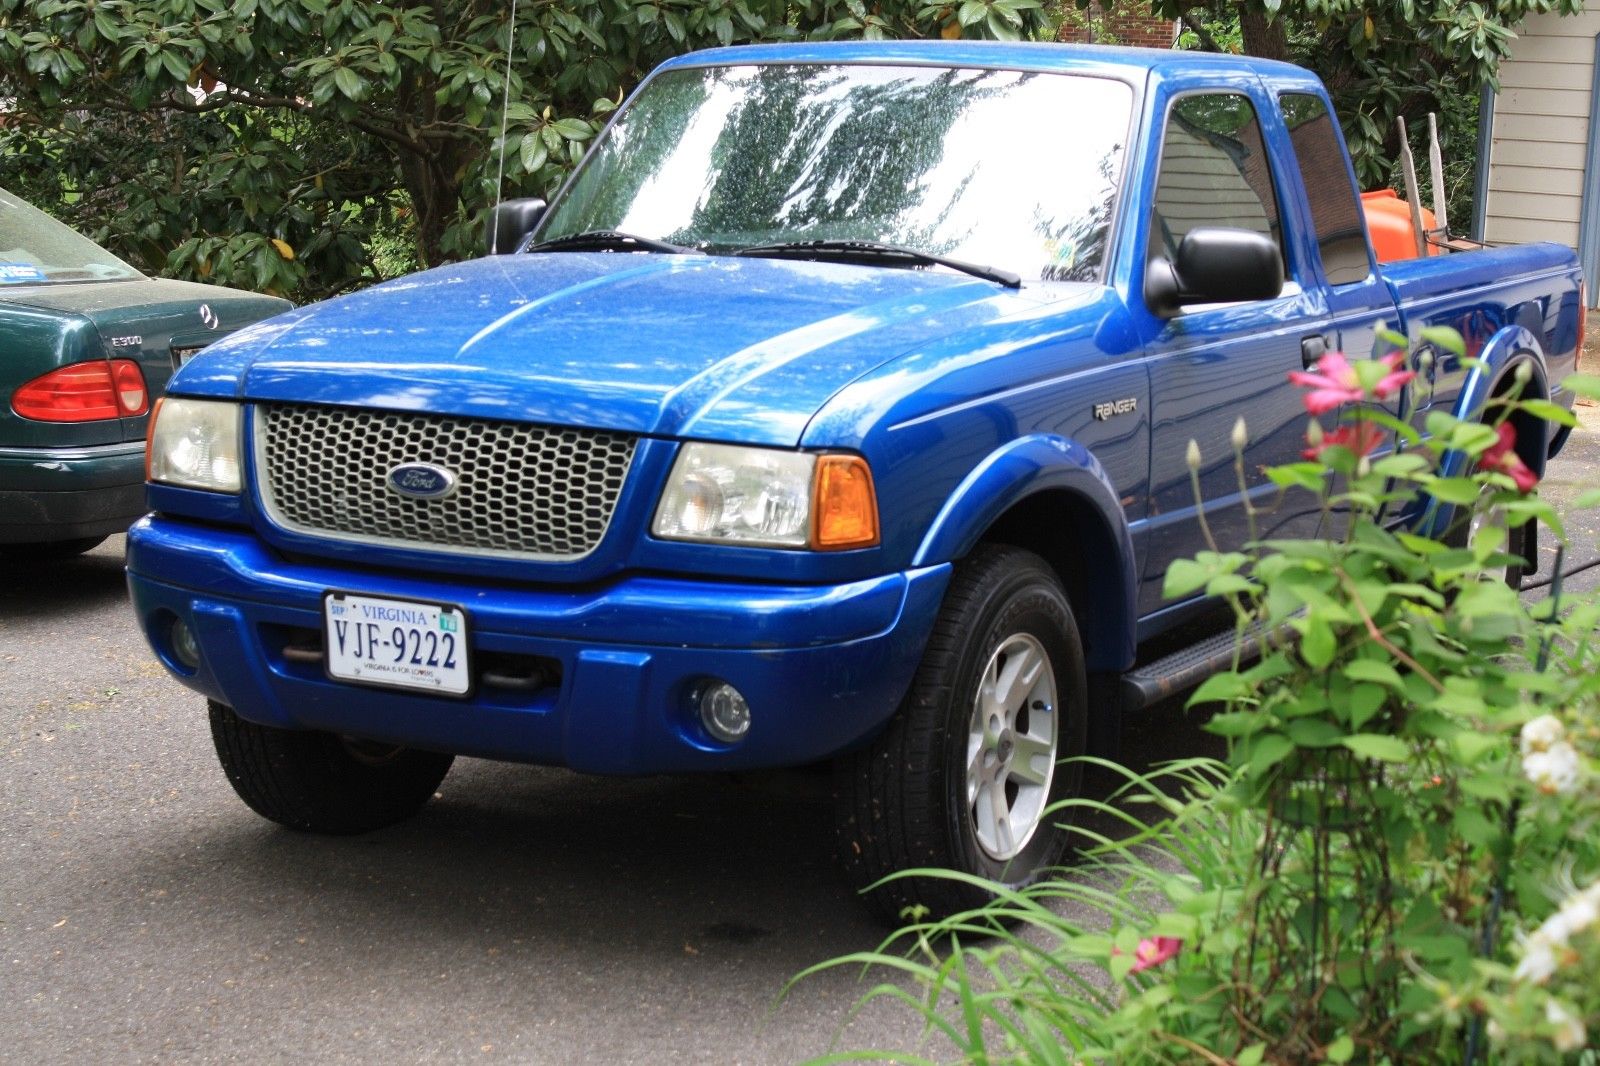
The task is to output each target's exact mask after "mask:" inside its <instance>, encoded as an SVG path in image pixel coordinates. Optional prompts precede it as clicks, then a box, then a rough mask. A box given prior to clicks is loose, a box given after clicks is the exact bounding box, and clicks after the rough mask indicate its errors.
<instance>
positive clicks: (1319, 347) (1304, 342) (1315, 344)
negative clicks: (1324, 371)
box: [1300, 333, 1328, 370]
mask: <svg viewBox="0 0 1600 1066" xmlns="http://www.w3.org/2000/svg"><path fill="white" fill-rule="evenodd" d="M1327 354H1328V338H1327V337H1324V336H1323V335H1322V334H1320V333H1318V334H1314V335H1312V336H1310V337H1302V338H1301V339H1300V365H1301V366H1302V367H1304V368H1305V369H1306V370H1310V369H1311V368H1312V367H1313V366H1315V365H1316V362H1317V360H1318V359H1321V358H1322V357H1323V356H1324V355H1327Z"/></svg>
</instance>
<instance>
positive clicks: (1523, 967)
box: [1512, 935, 1556, 985]
mask: <svg viewBox="0 0 1600 1066" xmlns="http://www.w3.org/2000/svg"><path fill="white" fill-rule="evenodd" d="M1555 972H1556V949H1555V945H1553V944H1551V943H1550V941H1548V940H1546V939H1544V938H1543V937H1540V936H1537V935H1536V936H1533V937H1530V938H1529V940H1528V942H1527V944H1525V945H1524V946H1523V952H1522V958H1521V960H1520V961H1518V963H1517V969H1516V972H1515V973H1513V974H1512V976H1513V977H1515V978H1516V979H1517V980H1518V981H1532V982H1533V983H1534V984H1536V985H1542V984H1544V983H1545V982H1546V981H1548V980H1550V975H1551V974H1553V973H1555Z"/></svg>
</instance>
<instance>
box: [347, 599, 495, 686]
mask: <svg viewBox="0 0 1600 1066" xmlns="http://www.w3.org/2000/svg"><path fill="white" fill-rule="evenodd" d="M322 620H323V644H324V646H325V647H326V648H327V652H328V676H329V677H333V678H336V679H338V680H341V681H355V682H358V683H360V684H365V685H387V686H390V687H393V688H407V689H421V690H423V691H426V692H438V693H443V694H445V695H450V696H465V695H466V694H467V693H468V692H470V691H471V690H472V672H471V670H470V669H469V668H468V664H467V616H466V613H465V612H463V611H462V610H461V608H459V607H452V606H450V605H449V604H444V603H422V602H418V601H416V600H391V599H386V598H382V597H378V596H356V595H352V594H350V593H345V592H330V593H328V594H327V595H325V596H324V597H323V600H322Z"/></svg>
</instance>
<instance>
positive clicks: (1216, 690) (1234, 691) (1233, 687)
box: [1189, 671, 1250, 707]
mask: <svg viewBox="0 0 1600 1066" xmlns="http://www.w3.org/2000/svg"><path fill="white" fill-rule="evenodd" d="M1248 695H1250V683H1249V682H1248V681H1246V680H1245V679H1244V678H1243V677H1240V676H1239V675H1238V674H1235V673H1233V672H1232V671H1229V672H1228V673H1222V674H1213V675H1211V676H1210V677H1208V678H1206V679H1205V680H1204V681H1202V682H1201V683H1200V687H1199V688H1197V689H1195V690H1194V695H1192V696H1190V697H1189V706H1190V707H1198V706H1200V705H1201V704H1203V703H1226V702H1228V701H1229V700H1235V699H1238V698H1239V697H1241V696H1248Z"/></svg>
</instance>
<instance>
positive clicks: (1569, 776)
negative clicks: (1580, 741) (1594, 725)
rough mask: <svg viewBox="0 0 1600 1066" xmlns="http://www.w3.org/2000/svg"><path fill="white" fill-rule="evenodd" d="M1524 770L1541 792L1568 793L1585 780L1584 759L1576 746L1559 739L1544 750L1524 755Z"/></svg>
mask: <svg viewBox="0 0 1600 1066" xmlns="http://www.w3.org/2000/svg"><path fill="white" fill-rule="evenodd" d="M1522 772H1523V773H1524V774H1526V775H1527V778H1528V780H1529V781H1532V782H1533V783H1534V786H1535V787H1537V788H1538V789H1539V791H1540V792H1544V793H1547V794H1550V795H1567V794H1568V793H1572V792H1576V791H1577V790H1578V785H1579V784H1580V783H1581V782H1582V780H1583V760H1582V759H1580V758H1579V757H1578V751H1577V749H1576V748H1574V747H1573V746H1572V745H1571V744H1568V743H1567V742H1566V741H1564V740H1558V741H1556V742H1555V743H1554V744H1551V745H1550V746H1549V747H1548V748H1546V749H1545V750H1544V751H1535V752H1534V753H1533V754H1531V755H1525V756H1523V759H1522Z"/></svg>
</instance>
